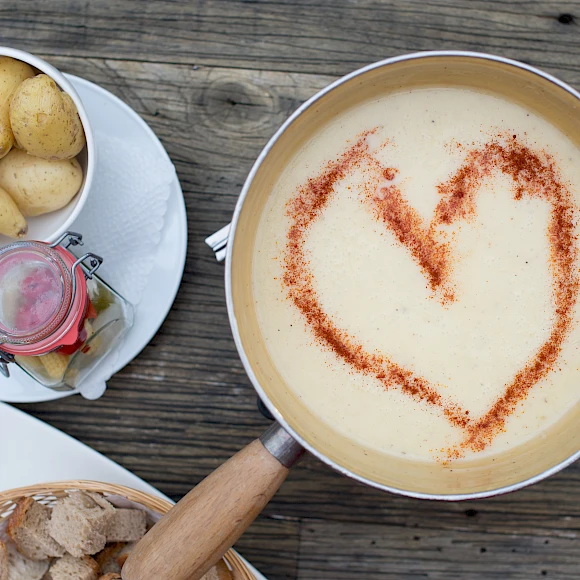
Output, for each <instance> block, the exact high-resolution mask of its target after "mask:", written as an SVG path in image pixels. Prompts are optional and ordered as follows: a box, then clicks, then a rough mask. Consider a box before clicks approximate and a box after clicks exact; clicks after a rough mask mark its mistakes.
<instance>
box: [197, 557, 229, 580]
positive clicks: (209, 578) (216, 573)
mask: <svg viewBox="0 0 580 580" xmlns="http://www.w3.org/2000/svg"><path fill="white" fill-rule="evenodd" d="M201 580H234V575H233V574H232V572H231V570H230V569H229V568H228V565H227V564H226V563H225V562H224V561H223V560H220V561H219V562H218V563H217V564H216V565H215V566H214V567H213V568H211V570H209V571H208V572H207V573H206V574H205V575H204V576H203V577H202V578H201Z"/></svg>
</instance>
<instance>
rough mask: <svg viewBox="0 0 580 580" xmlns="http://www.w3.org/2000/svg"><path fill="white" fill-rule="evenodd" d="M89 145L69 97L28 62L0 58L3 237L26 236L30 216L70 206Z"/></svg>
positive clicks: (0, 225) (0, 212) (0, 218)
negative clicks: (82, 155) (82, 154)
mask: <svg viewBox="0 0 580 580" xmlns="http://www.w3.org/2000/svg"><path fill="white" fill-rule="evenodd" d="M84 146H85V133H84V130H83V126H82V123H81V120H80V118H79V114H78V111H77V108H76V106H75V104H74V102H73V100H72V99H71V98H70V96H69V95H67V94H66V93H64V92H63V91H61V90H60V88H59V87H58V86H57V84H56V83H55V82H54V81H53V80H52V79H51V78H50V77H49V76H47V75H45V74H39V75H37V74H36V72H35V71H34V69H33V68H32V67H31V66H29V65H28V64H26V63H25V62H22V61H19V60H15V59H13V58H9V57H0V234H4V235H7V236H10V237H13V238H19V237H22V236H24V235H25V234H26V233H27V231H28V224H27V222H26V218H27V217H33V216H37V215H41V214H44V213H48V212H51V211H56V210H57V209H60V208H62V207H64V206H65V205H67V204H68V203H69V202H70V200H71V199H72V198H73V197H74V196H75V195H76V194H77V193H78V191H79V189H80V188H81V184H82V181H83V171H82V169H81V166H80V165H79V162H78V161H77V160H76V159H75V156H76V155H78V154H79V153H80V152H81V150H82V149H83V147H84Z"/></svg>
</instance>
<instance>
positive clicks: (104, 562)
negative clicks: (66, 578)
mask: <svg viewBox="0 0 580 580" xmlns="http://www.w3.org/2000/svg"><path fill="white" fill-rule="evenodd" d="M124 547H125V543H124V542H115V543H114V544H107V545H106V546H105V548H104V550H102V551H100V552H99V553H98V554H97V555H96V556H95V560H96V561H97V564H98V565H99V566H100V567H101V572H102V573H103V574H110V573H112V572H114V573H116V574H119V573H120V572H121V566H119V564H118V562H117V557H118V556H119V555H120V554H121V551H122V550H123V548H124ZM0 580H2V579H1V578H0Z"/></svg>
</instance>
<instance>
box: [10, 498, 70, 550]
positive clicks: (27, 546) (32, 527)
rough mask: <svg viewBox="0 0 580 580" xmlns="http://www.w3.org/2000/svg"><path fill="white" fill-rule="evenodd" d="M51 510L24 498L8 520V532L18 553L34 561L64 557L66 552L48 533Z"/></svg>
mask: <svg viewBox="0 0 580 580" xmlns="http://www.w3.org/2000/svg"><path fill="white" fill-rule="evenodd" d="M49 520H50V509H49V508H47V507H46V506H45V505H42V504H41V503H38V502H37V501H34V500H33V499H32V498H31V497H23V498H22V499H20V500H19V501H18V503H17V504H16V509H15V510H14V512H13V513H12V515H11V516H10V519H9V520H8V526H7V528H6V532H7V533H8V535H9V536H10V538H11V539H12V541H13V542H14V543H15V544H16V547H17V548H18V551H19V552H21V553H22V554H24V555H25V556H26V557H28V558H30V559H32V560H47V559H48V558H52V557H61V556H64V555H65V553H66V550H65V549H64V548H63V547H62V546H61V545H60V544H59V543H58V542H57V541H56V540H54V539H53V538H52V537H51V536H50V535H49V533H48V522H49Z"/></svg>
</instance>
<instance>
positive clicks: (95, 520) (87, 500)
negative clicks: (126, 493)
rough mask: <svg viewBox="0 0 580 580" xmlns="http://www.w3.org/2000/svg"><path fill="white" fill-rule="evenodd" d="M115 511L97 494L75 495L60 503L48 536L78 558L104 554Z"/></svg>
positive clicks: (74, 493) (55, 510) (75, 492)
mask: <svg viewBox="0 0 580 580" xmlns="http://www.w3.org/2000/svg"><path fill="white" fill-rule="evenodd" d="M114 515H115V508H114V507H113V506H112V505H111V504H110V503H109V502H108V501H107V500H106V499H105V498H104V497H102V496H100V495H99V494H97V493H91V492H84V491H74V492H72V493H71V494H70V495H69V496H68V497H65V498H63V499H61V500H59V501H58V502H57V504H56V505H55V506H54V508H53V510H52V516H51V518H50V522H49V523H48V533H49V534H50V535H51V536H52V537H53V538H54V539H55V540H56V541H57V542H58V543H59V544H60V545H61V546H63V547H64V548H65V549H66V550H67V551H68V552H69V553H70V554H72V555H73V556H75V557H76V558H80V557H81V556H85V555H89V554H96V553H97V552H100V551H101V550H102V549H103V548H104V547H105V544H106V542H107V537H106V535H105V532H106V530H107V527H108V525H109V524H110V522H111V520H112V519H113V516H114Z"/></svg>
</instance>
